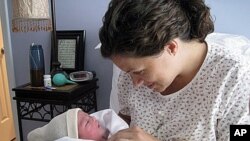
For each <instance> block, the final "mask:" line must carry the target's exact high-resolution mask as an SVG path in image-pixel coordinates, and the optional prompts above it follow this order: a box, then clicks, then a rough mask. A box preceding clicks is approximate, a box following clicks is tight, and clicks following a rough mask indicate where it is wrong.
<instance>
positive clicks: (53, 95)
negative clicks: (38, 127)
mask: <svg viewBox="0 0 250 141" xmlns="http://www.w3.org/2000/svg"><path fill="white" fill-rule="evenodd" d="M97 80H98V79H96V78H95V79H93V80H90V81H86V82H81V83H78V84H72V85H65V86H62V87H55V88H56V89H53V90H51V89H45V88H43V87H31V86H30V84H25V85H22V86H18V87H16V88H13V91H15V96H14V97H13V99H14V100H16V104H17V115H18V124H19V132H20V140H21V141H23V129H22V119H25V120H35V121H44V122H49V121H50V120H51V119H52V118H53V117H55V116H56V115H58V114H61V113H63V112H65V111H67V110H68V109H70V108H76V107H78V108H81V109H82V110H83V111H85V112H91V111H93V110H94V111H97V102H96V89H98V86H97V84H96V82H97Z"/></svg>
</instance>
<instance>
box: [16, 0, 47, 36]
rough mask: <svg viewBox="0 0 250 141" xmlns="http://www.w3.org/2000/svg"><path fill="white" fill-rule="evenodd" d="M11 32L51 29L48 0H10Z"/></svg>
mask: <svg viewBox="0 0 250 141" xmlns="http://www.w3.org/2000/svg"><path fill="white" fill-rule="evenodd" d="M12 9H13V18H12V31H13V32H29V31H52V23H51V18H50V15H49V9H50V7H49V3H48V0H12Z"/></svg>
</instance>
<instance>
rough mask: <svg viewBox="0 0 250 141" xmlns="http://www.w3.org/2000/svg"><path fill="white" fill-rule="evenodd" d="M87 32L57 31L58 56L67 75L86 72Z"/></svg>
mask: <svg viewBox="0 0 250 141" xmlns="http://www.w3.org/2000/svg"><path fill="white" fill-rule="evenodd" d="M85 40H86V31H85V30H58V31H56V43H57V44H56V45H57V47H56V49H55V51H56V56H57V60H58V61H59V62H60V63H61V68H62V70H64V71H65V72H67V73H71V72H74V71H81V70H84V53H85Z"/></svg>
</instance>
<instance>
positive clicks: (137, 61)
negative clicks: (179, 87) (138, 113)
mask: <svg viewBox="0 0 250 141" xmlns="http://www.w3.org/2000/svg"><path fill="white" fill-rule="evenodd" d="M112 61H113V62H114V63H115V64H116V65H117V66H118V67H119V68H120V69H121V70H123V71H125V72H127V73H128V74H130V76H131V78H132V81H133V84H134V86H140V85H145V86H147V87H148V88H150V89H153V90H154V91H157V92H163V91H164V90H165V89H166V88H167V87H169V86H170V84H171V83H172V82H173V81H174V79H175V78H176V77H177V75H178V70H180V64H179V63H178V62H176V61H177V58H176V55H175V53H173V52H172V51H171V50H169V49H168V48H166V49H164V50H163V51H162V52H161V53H160V54H159V55H156V56H149V57H141V58H136V57H127V56H122V55H116V56H113V57H112Z"/></svg>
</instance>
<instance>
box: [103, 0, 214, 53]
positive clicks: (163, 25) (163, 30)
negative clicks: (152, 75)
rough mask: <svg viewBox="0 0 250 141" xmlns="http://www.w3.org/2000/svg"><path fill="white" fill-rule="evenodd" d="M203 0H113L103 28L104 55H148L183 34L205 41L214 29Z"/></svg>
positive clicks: (158, 50)
mask: <svg viewBox="0 0 250 141" xmlns="http://www.w3.org/2000/svg"><path fill="white" fill-rule="evenodd" d="M213 30H214V25H213V21H212V19H211V16H210V8H209V7H207V6H206V5H205V3H204V1H203V0H111V2H110V4H109V7H108V10H107V12H106V14H105V16H104V18H103V26H102V27H101V29H100V32H99V37H100V41H101V44H102V46H101V53H102V55H103V57H109V58H110V57H112V56H113V55H125V56H133V57H145V56H151V55H156V54H158V53H160V52H161V51H162V50H163V48H164V45H165V44H166V43H168V42H169V41H170V40H172V39H174V38H177V37H179V38H180V39H182V40H184V41H189V40H192V39H197V40H199V41H200V42H204V39H205V38H206V36H207V35H208V34H209V33H211V32H213Z"/></svg>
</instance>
